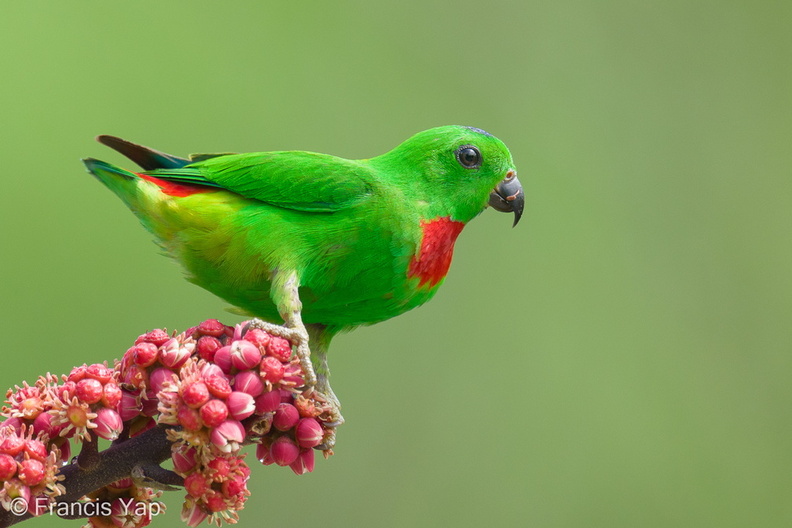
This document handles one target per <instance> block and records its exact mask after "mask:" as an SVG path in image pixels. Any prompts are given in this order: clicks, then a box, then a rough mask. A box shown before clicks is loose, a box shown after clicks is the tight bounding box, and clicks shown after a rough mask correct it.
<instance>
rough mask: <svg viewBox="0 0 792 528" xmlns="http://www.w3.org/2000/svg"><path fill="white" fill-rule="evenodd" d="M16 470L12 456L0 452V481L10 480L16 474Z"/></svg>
mask: <svg viewBox="0 0 792 528" xmlns="http://www.w3.org/2000/svg"><path fill="white" fill-rule="evenodd" d="M16 472H17V463H16V460H14V457H12V456H11V455H6V454H5V453H2V454H0V482H5V481H6V480H11V478H12V477H13V476H14V475H16Z"/></svg>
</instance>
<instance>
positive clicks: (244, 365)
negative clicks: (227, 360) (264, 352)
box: [231, 339, 261, 370]
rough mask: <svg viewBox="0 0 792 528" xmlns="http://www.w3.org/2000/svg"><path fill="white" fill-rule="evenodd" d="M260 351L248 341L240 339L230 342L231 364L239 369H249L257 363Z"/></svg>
mask: <svg viewBox="0 0 792 528" xmlns="http://www.w3.org/2000/svg"><path fill="white" fill-rule="evenodd" d="M259 361H261V352H259V349H258V347H257V346H256V345H254V344H253V343H251V342H250V341H245V340H244V339H240V340H239V341H234V342H233V343H231V365H233V366H234V367H235V368H237V369H239V370H249V369H252V368H253V367H255V366H256V365H258V364H259Z"/></svg>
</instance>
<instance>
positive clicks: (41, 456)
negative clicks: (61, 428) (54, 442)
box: [25, 438, 49, 462]
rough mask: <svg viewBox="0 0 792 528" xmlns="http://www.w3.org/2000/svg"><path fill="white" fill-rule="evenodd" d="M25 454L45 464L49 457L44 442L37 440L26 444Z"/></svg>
mask: <svg viewBox="0 0 792 528" xmlns="http://www.w3.org/2000/svg"><path fill="white" fill-rule="evenodd" d="M25 453H27V455H28V456H29V457H30V458H35V459H36V460H40V461H42V462H44V461H45V460H46V459H47V455H49V451H48V450H47V446H46V445H45V444H44V442H42V441H41V440H37V439H35V438H31V439H30V440H28V441H27V442H25Z"/></svg>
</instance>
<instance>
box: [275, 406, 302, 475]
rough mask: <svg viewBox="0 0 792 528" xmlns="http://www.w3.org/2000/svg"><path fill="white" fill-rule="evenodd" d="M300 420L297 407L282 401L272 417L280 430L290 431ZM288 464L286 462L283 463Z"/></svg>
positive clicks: (276, 427)
mask: <svg viewBox="0 0 792 528" xmlns="http://www.w3.org/2000/svg"><path fill="white" fill-rule="evenodd" d="M299 420H300V413H299V412H298V411H297V407H295V406H294V405H292V404H290V403H281V404H280V405H279V406H278V409H277V410H276V411H275V416H273V417H272V426H273V427H274V428H275V429H277V430H278V431H288V430H289V429H291V428H292V427H294V426H295V425H297V422H298V421H299ZM282 465H286V464H282Z"/></svg>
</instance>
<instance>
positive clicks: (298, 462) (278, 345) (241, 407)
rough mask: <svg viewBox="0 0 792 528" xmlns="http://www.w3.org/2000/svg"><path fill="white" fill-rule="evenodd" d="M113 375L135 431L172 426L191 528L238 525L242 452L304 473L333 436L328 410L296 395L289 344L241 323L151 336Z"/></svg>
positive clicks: (297, 372) (243, 491)
mask: <svg viewBox="0 0 792 528" xmlns="http://www.w3.org/2000/svg"><path fill="white" fill-rule="evenodd" d="M119 373H120V379H121V380H122V381H123V382H124V389H123V396H122V403H121V416H122V418H123V419H124V420H125V421H130V420H131V422H132V423H133V424H135V427H134V428H135V430H141V431H142V430H145V429H147V428H148V427H151V426H152V423H151V421H152V420H154V419H155V417H156V422H157V423H159V424H165V425H170V426H173V427H172V428H171V429H169V430H168V438H169V439H170V440H172V441H173V442H174V455H173V460H174V470H175V471H176V473H178V474H179V475H181V476H182V477H184V478H185V488H186V491H187V499H186V501H185V503H184V507H183V510H182V519H183V520H184V521H185V522H186V523H187V524H189V525H190V526H195V525H197V524H199V523H200V522H201V521H202V520H204V519H206V518H208V521H209V522H210V523H219V522H221V521H223V520H224V521H226V522H235V521H236V518H237V514H236V512H237V511H239V510H240V509H242V507H243V506H244V502H245V500H246V499H247V497H248V495H249V492H248V491H247V484H246V482H247V479H248V477H249V475H250V471H249V469H248V467H247V465H246V464H245V462H244V461H243V457H242V456H241V455H240V453H239V451H240V448H241V447H242V446H243V445H245V444H249V443H257V444H259V450H258V452H257V454H258V458H259V459H260V460H261V461H262V462H264V463H265V464H268V463H272V462H275V463H277V464H279V465H281V466H290V467H291V468H292V470H293V471H294V472H295V473H297V474H303V473H306V472H309V471H312V470H313V466H314V454H313V453H314V449H320V448H321V447H322V445H323V443H324V441H325V438H327V437H329V436H330V435H332V430H331V428H330V427H327V426H325V425H324V423H325V422H327V421H328V420H329V416H330V412H331V409H330V407H329V406H328V405H327V403H326V402H325V401H323V400H320V399H319V397H318V396H317V395H316V394H310V395H303V394H302V392H301V390H300V389H301V387H303V386H304V383H305V382H304V379H303V374H302V369H301V367H300V363H299V360H298V358H296V357H294V354H293V353H292V343H290V342H289V341H288V340H287V339H285V338H283V337H280V336H276V335H271V334H269V333H267V332H265V331H264V330H262V329H260V328H255V327H253V328H249V327H248V324H247V323H243V324H241V325H237V326H236V327H230V326H226V325H223V324H222V323H220V322H219V321H217V320H214V319H210V320H207V321H204V322H202V323H201V324H200V325H198V326H197V327H194V328H191V329H190V330H187V331H186V332H184V333H182V334H180V335H177V336H175V337H167V334H166V333H165V332H163V331H160V330H154V331H152V332H149V333H147V334H144V335H142V336H140V337H139V338H138V340H137V341H136V344H135V346H133V347H132V348H130V349H129V350H128V351H127V353H126V354H125V355H124V358H123V359H122V360H121V363H120V365H119ZM155 404H156V405H155ZM322 420H324V421H322ZM138 422H143V423H141V424H138ZM276 444H278V445H281V444H282V445H284V446H286V445H288V447H287V448H286V449H285V450H284V449H282V448H280V447H275V446H276ZM263 446H266V447H263ZM267 453H269V454H267ZM330 454H331V452H330V450H325V455H326V456H329V455H330Z"/></svg>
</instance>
